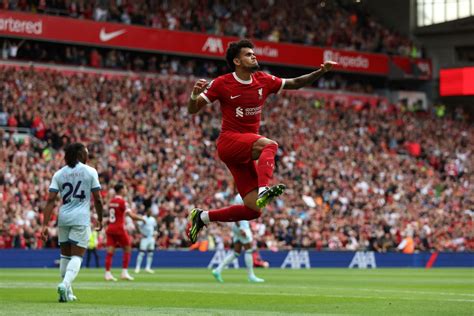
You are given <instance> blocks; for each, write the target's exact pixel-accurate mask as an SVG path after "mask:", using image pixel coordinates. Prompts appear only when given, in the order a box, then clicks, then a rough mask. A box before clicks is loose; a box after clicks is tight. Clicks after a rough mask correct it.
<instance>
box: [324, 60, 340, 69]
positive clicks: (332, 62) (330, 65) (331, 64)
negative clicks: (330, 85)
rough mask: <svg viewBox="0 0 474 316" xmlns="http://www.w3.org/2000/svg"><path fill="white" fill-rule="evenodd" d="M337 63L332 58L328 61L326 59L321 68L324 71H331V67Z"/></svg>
mask: <svg viewBox="0 0 474 316" xmlns="http://www.w3.org/2000/svg"><path fill="white" fill-rule="evenodd" d="M335 65H337V63H336V62H335V61H332V60H328V61H325V62H324V64H321V69H322V70H323V71H324V72H328V71H331V69H332V68H333V67H334V66H335Z"/></svg>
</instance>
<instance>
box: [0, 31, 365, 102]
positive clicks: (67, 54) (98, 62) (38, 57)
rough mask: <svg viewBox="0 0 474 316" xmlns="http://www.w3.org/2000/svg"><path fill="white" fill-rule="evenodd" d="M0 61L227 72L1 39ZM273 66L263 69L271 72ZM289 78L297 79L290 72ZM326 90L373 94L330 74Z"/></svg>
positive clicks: (148, 56)
mask: <svg viewBox="0 0 474 316" xmlns="http://www.w3.org/2000/svg"><path fill="white" fill-rule="evenodd" d="M0 47H2V54H1V59H4V60H16V61H27V62H31V61H34V62H41V63H52V64H62V65H74V66H84V67H91V68H96V69H111V70H119V71H131V72H141V73H149V74H161V75H180V76H196V77H206V78H214V77H216V76H218V75H219V74H222V73H226V72H228V67H227V65H226V64H225V62H224V61H216V60H208V59H201V60H199V59H196V58H190V57H184V56H175V55H166V54H155V53H146V52H135V51H127V50H118V49H110V48H91V47H85V46H78V45H65V44H57V43H46V42H40V41H31V40H12V39H3V40H2V39H0ZM272 68H273V66H265V67H264V70H266V71H268V72H271V69H272ZM288 71H290V72H291V73H290V74H289V75H288V76H299V75H300V74H299V73H298V72H299V70H296V69H290V70H288ZM316 85H317V87H318V88H320V89H325V90H345V91H351V92H358V93H372V92H373V91H374V87H373V86H372V84H371V83H370V82H367V81H364V80H363V79H362V78H357V80H356V79H354V78H352V79H351V80H348V78H346V77H345V76H344V75H343V74H339V73H338V74H334V73H330V74H328V75H327V76H325V77H324V78H321V79H320V80H318V82H317V83H316Z"/></svg>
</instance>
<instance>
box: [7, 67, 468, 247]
mask: <svg viewBox="0 0 474 316" xmlns="http://www.w3.org/2000/svg"><path fill="white" fill-rule="evenodd" d="M0 82H2V84H1V87H0V125H1V126H7V127H9V128H12V129H14V128H16V127H26V128H30V129H31V133H32V134H34V136H35V137H23V138H22V137H21V136H19V135H16V136H15V135H14V134H13V133H11V132H10V131H11V129H8V128H6V129H0V140H1V143H0V144H1V147H0V248H10V247H28V248H43V247H55V246H57V239H56V238H55V237H54V236H55V235H57V231H56V228H55V227H54V226H53V225H54V221H52V223H51V231H52V234H51V235H52V236H53V237H51V239H50V240H48V241H47V242H46V244H44V243H43V242H42V241H41V239H40V238H39V237H40V230H39V228H40V226H39V224H40V223H41V219H42V208H43V207H44V201H45V198H46V195H47V192H48V186H49V182H50V180H51V177H52V175H53V173H54V172H55V171H56V170H58V169H59V168H60V167H62V166H63V165H64V162H63V152H62V150H61V149H62V148H63V146H64V145H65V144H66V143H68V142H73V141H81V142H84V143H86V144H87V146H88V149H89V152H90V161H89V163H90V164H91V165H92V166H94V167H95V168H96V169H97V170H98V171H99V176H100V181H101V183H102V185H103V191H102V194H103V197H104V199H105V201H107V200H108V199H110V198H111V196H112V194H113V191H112V187H113V185H114V184H115V183H116V182H118V181H123V182H125V183H126V184H127V185H128V186H129V196H128V198H129V200H130V202H131V205H132V208H133V209H134V210H135V211H137V212H139V213H143V212H144V211H145V209H147V208H151V209H152V212H153V214H154V215H155V216H156V217H157V220H158V223H159V224H158V233H159V236H158V238H157V245H158V247H159V248H162V249H165V248H181V247H188V246H190V245H189V243H188V241H187V238H186V237H185V225H186V222H187V220H186V215H187V212H188V210H189V209H190V208H191V207H192V206H193V205H197V206H199V207H205V208H217V207H220V206H223V205H226V204H228V203H232V201H233V199H234V197H235V189H234V185H233V182H232V178H231V176H230V173H229V172H228V171H227V170H226V168H225V165H224V164H223V163H221V162H220V161H219V160H218V159H217V156H216V151H215V139H216V138H217V136H218V133H219V128H220V117H219V115H218V114H217V113H218V111H217V110H216V106H213V107H207V108H205V109H204V110H203V111H202V113H200V114H199V115H197V116H190V115H189V114H187V109H186V104H187V101H188V98H189V91H190V89H191V86H192V84H193V83H194V79H193V78H192V77H189V76H188V77H181V76H170V75H164V76H153V77H152V76H147V77H145V76H135V77H131V76H111V75H96V74H84V73H68V74H64V73H61V72H59V71H54V70H43V71H37V70H35V69H33V68H22V69H14V68H13V67H2V68H1V71H0ZM263 117H264V122H263V125H262V130H261V133H262V134H263V135H269V136H271V137H272V139H275V140H276V141H278V143H279V144H280V148H279V151H278V154H277V158H276V165H277V169H276V171H275V179H274V181H275V182H282V183H285V184H286V185H287V187H288V188H289V189H288V191H287V192H286V193H285V194H284V195H283V196H282V198H281V199H278V200H276V202H275V203H273V204H272V205H271V206H270V207H269V208H268V209H267V210H266V211H265V212H264V213H263V215H262V216H261V217H260V218H259V219H258V220H256V221H253V222H252V228H253V229H254V232H255V236H254V237H255V239H256V243H257V245H258V247H259V248H268V249H289V248H300V247H303V248H310V249H318V250H323V249H331V250H359V249H361V250H374V251H393V250H396V247H397V245H398V244H399V243H400V242H401V240H402V239H403V238H404V237H405V236H407V237H409V236H412V237H413V239H414V241H415V247H416V250H421V251H422V250H431V251H432V250H445V251H462V250H468V251H472V250H474V233H473V232H474V230H473V227H472V223H473V216H474V209H473V205H474V173H473V172H472V170H473V168H474V159H473V153H472V148H474V146H473V145H474V144H473V141H474V127H473V125H472V123H469V122H467V121H465V120H462V119H461V117H457V118H458V119H457V120H452V119H449V118H446V117H445V118H435V116H433V115H431V114H430V113H426V112H421V113H413V112H410V111H407V110H406V109H404V108H403V106H401V105H400V104H385V103H384V102H380V104H379V105H377V106H369V105H367V104H366V105H363V104H346V103H340V102H339V101H337V102H336V101H334V100H330V99H328V100H314V99H313V98H306V97H303V96H301V95H299V94H297V93H296V94H285V95H283V96H280V97H275V98H273V99H271V100H269V102H268V104H267V106H266V107H265V109H264V113H263ZM127 229H128V230H129V231H130V233H131V234H132V236H133V240H134V245H136V244H137V242H138V239H139V234H138V233H137V231H136V227H135V225H134V223H133V222H131V221H130V222H127ZM102 233H103V232H102ZM103 239H104V237H103V235H101V236H100V237H99V246H102V247H103V245H104V240H103ZM230 243H231V236H230V226H228V225H225V224H222V225H217V224H215V225H214V224H213V225H211V227H210V229H207V230H206V231H205V232H203V233H202V235H201V236H200V242H199V245H198V246H194V247H198V248H199V249H201V250H203V249H214V248H219V247H228V246H229V245H230Z"/></svg>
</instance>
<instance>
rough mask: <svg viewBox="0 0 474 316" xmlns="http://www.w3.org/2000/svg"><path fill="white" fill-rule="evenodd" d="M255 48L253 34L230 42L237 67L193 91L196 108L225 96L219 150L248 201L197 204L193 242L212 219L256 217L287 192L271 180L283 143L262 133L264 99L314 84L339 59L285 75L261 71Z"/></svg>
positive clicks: (190, 232) (232, 62) (228, 54)
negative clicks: (299, 73)
mask: <svg viewBox="0 0 474 316" xmlns="http://www.w3.org/2000/svg"><path fill="white" fill-rule="evenodd" d="M253 48H254V46H253V44H252V42H250V41H249V40H241V41H239V42H233V43H231V44H230V45H229V47H228V48H227V51H226V60H227V63H228V64H229V67H230V68H231V69H232V70H233V72H232V73H228V74H225V75H222V76H220V77H217V78H216V79H214V80H213V81H211V82H210V83H208V82H207V81H206V80H204V79H200V80H198V81H197V82H196V83H195V85H194V88H193V91H192V93H191V98H190V100H189V103H188V112H189V113H191V114H195V113H197V112H199V111H200V110H201V109H202V108H203V107H204V106H205V105H207V104H212V103H213V102H214V101H216V100H219V102H220V107H221V111H222V127H221V133H220V135H219V138H218V139H217V153H218V155H219V158H220V159H221V160H222V161H223V162H224V163H225V164H226V166H227V168H228V169H229V170H230V172H231V173H232V176H233V178H234V181H235V183H236V186H237V190H238V191H239V193H240V195H241V196H242V197H243V200H244V204H243V205H232V206H228V207H224V208H221V209H217V210H210V211H204V210H202V209H199V208H194V209H192V210H191V213H190V216H189V220H190V222H189V224H188V228H187V234H188V237H189V239H190V240H191V242H192V243H194V242H196V239H197V237H198V234H199V232H200V230H201V229H202V228H203V227H204V226H205V225H207V224H208V223H209V222H235V221H240V220H251V219H255V218H257V217H259V216H260V212H261V209H262V208H264V207H265V206H266V205H267V204H268V203H270V202H271V201H272V200H273V199H274V198H275V197H277V196H279V195H280V194H282V193H283V191H284V189H285V186H284V185H283V184H277V185H274V186H269V185H270V180H271V179H272V177H273V169H274V164H275V155H276V152H277V150H278V144H277V142H275V141H273V140H271V139H269V138H266V137H264V136H262V135H259V134H258V131H259V127H260V120H261V112H262V108H263V105H264V102H265V100H266V99H267V97H268V96H269V95H270V94H278V93H280V92H281V90H283V89H299V88H301V87H304V86H307V85H310V84H312V83H313V82H314V81H315V80H317V79H318V78H320V77H321V76H322V75H323V74H325V73H326V72H328V71H330V70H331V69H332V67H333V66H334V65H336V63H335V62H332V61H326V62H324V63H323V64H322V65H321V68H320V69H318V70H316V71H314V72H312V73H309V74H307V75H303V76H300V77H297V78H292V79H281V78H278V77H276V76H272V75H269V74H267V73H265V72H262V71H258V70H259V65H258V62H257V58H256V57H255V53H254V51H253ZM257 162H258V163H257Z"/></svg>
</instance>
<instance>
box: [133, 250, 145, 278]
mask: <svg viewBox="0 0 474 316" xmlns="http://www.w3.org/2000/svg"><path fill="white" fill-rule="evenodd" d="M144 256H145V252H144V251H142V250H140V252H139V253H138V256H137V265H136V267H135V273H139V272H140V268H141V267H142V261H143V257H144Z"/></svg>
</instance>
